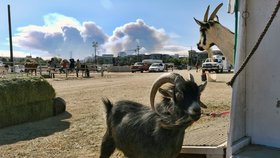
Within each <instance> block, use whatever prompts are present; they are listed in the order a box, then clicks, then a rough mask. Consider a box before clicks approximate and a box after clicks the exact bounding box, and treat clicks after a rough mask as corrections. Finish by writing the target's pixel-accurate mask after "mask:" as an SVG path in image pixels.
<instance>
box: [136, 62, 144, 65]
mask: <svg viewBox="0 0 280 158" xmlns="http://www.w3.org/2000/svg"><path fill="white" fill-rule="evenodd" d="M139 65H144V63H141V62H137V63H135V64H134V66H139Z"/></svg>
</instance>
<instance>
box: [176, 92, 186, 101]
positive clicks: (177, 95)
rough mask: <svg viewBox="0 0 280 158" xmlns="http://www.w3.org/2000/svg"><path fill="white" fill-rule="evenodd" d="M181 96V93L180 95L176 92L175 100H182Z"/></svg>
mask: <svg viewBox="0 0 280 158" xmlns="http://www.w3.org/2000/svg"><path fill="white" fill-rule="evenodd" d="M183 98H184V97H183V94H182V93H180V92H177V93H176V100H183Z"/></svg>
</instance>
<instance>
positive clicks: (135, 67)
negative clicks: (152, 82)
mask: <svg viewBox="0 0 280 158" xmlns="http://www.w3.org/2000/svg"><path fill="white" fill-rule="evenodd" d="M148 70H149V65H148V64H145V63H142V62H136V63H135V64H134V65H132V66H131V72H132V73H134V72H136V71H140V72H143V71H148Z"/></svg>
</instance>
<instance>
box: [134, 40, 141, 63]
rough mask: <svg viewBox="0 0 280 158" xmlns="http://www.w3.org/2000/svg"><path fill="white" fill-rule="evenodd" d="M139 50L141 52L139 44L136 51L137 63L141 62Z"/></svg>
mask: <svg viewBox="0 0 280 158" xmlns="http://www.w3.org/2000/svg"><path fill="white" fill-rule="evenodd" d="M139 50H140V47H139V45H138V44H137V48H136V50H135V51H137V61H138V62H140V61H139Z"/></svg>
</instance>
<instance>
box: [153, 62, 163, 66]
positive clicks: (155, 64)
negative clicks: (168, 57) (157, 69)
mask: <svg viewBox="0 0 280 158" xmlns="http://www.w3.org/2000/svg"><path fill="white" fill-rule="evenodd" d="M152 66H162V64H161V63H153V64H152Z"/></svg>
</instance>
